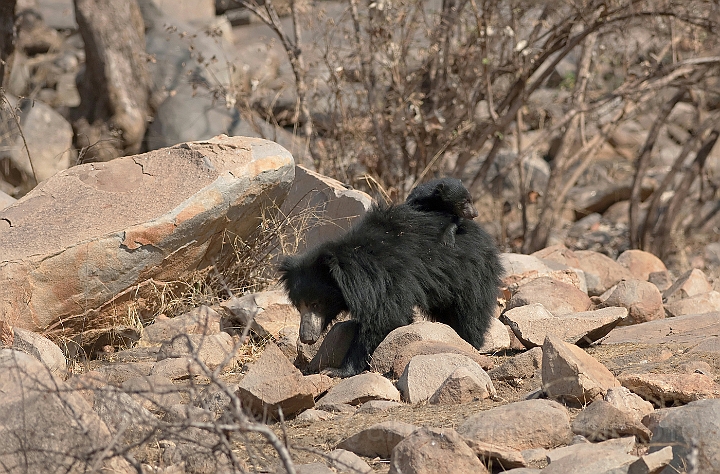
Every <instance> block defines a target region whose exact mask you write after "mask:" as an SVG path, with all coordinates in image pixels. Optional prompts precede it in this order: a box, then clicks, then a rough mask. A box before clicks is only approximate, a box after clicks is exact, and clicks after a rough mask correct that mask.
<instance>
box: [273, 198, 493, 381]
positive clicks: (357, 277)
mask: <svg viewBox="0 0 720 474" xmlns="http://www.w3.org/2000/svg"><path fill="white" fill-rule="evenodd" d="M456 220H458V219H457V217H456V216H455V215H451V214H449V213H447V212H436V211H421V210H418V209H415V208H414V207H412V206H410V205H408V204H407V203H403V204H397V205H391V206H379V205H376V206H374V207H373V208H371V209H370V210H369V211H368V212H367V213H366V214H365V215H364V216H363V217H362V218H361V219H360V221H359V222H357V223H356V224H355V225H354V226H353V227H352V228H351V229H350V230H349V231H348V232H347V233H346V234H344V235H342V236H341V237H339V238H337V239H335V240H331V241H328V242H325V243H323V244H321V245H319V246H317V247H315V248H313V249H311V250H308V251H307V252H305V253H303V254H301V255H295V256H290V257H286V258H285V259H284V260H283V261H282V262H281V264H280V268H279V270H280V276H281V281H282V283H283V284H284V286H285V289H286V291H287V293H288V296H289V298H290V300H291V301H292V302H293V304H294V305H295V307H296V308H297V309H298V310H299V311H300V314H301V322H300V340H301V341H302V342H304V343H309V344H312V343H314V342H316V341H317V340H318V339H319V337H320V336H321V334H322V333H323V332H324V331H325V330H326V329H327V327H328V326H329V325H330V323H331V322H332V321H333V320H334V319H335V318H336V317H337V316H338V315H339V314H340V313H342V312H344V311H347V312H349V313H350V315H351V317H352V319H353V320H355V321H356V322H357V323H358V330H357V332H356V334H355V337H354V339H353V341H352V343H351V345H350V349H349V350H348V352H347V354H346V355H345V358H344V360H343V363H342V365H341V367H340V368H339V369H337V370H332V371H329V372H330V373H331V374H332V375H335V376H339V377H349V376H352V375H356V374H358V373H360V372H362V371H363V370H366V369H367V368H368V367H369V360H368V359H369V357H370V355H371V354H372V353H373V351H374V350H375V349H376V348H377V346H378V345H379V344H380V342H382V340H383V339H384V338H385V336H387V335H388V333H389V332H390V331H392V330H393V329H396V328H398V327H400V326H405V325H407V324H410V323H411V322H412V319H413V309H414V308H415V307H418V308H420V309H421V310H422V311H423V312H424V313H425V314H427V315H428V316H429V317H430V318H431V319H433V320H434V321H439V322H442V323H445V324H448V325H450V326H451V327H452V328H453V329H455V331H457V333H458V334H459V335H460V336H461V337H462V338H463V339H465V340H466V341H468V342H469V343H470V344H472V345H473V346H475V347H480V346H481V345H482V343H483V339H484V335H485V332H486V330H487V328H488V326H489V324H490V321H491V318H493V313H494V309H495V307H496V304H497V296H498V288H499V285H500V278H501V276H502V274H503V268H502V265H501V263H500V260H499V255H498V250H497V248H496V246H495V243H494V242H493V240H492V238H491V237H490V236H489V235H488V234H486V233H485V232H484V231H483V230H482V228H481V227H480V226H479V225H477V224H476V223H475V222H473V221H471V220H468V219H459V221H458V222H457V223H455V221H456ZM451 226H457V229H456V231H455V244H454V245H452V246H448V245H440V244H439V242H440V241H441V240H442V238H443V235H444V234H445V232H446V230H447V229H448V228H449V227H451Z"/></svg>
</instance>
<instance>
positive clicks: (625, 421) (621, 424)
mask: <svg viewBox="0 0 720 474" xmlns="http://www.w3.org/2000/svg"><path fill="white" fill-rule="evenodd" d="M572 430H573V433H575V434H579V435H582V436H584V437H585V438H587V439H588V440H590V441H604V440H606V439H611V438H621V437H623V436H635V437H636V438H637V439H638V441H640V442H642V443H647V442H648V441H650V430H649V429H647V428H646V427H645V425H643V424H642V423H641V422H640V420H639V419H637V418H635V417H633V416H632V415H630V414H628V413H626V412H624V411H621V410H619V409H618V408H615V406H613V405H612V404H610V403H608V402H606V401H604V400H596V401H594V402H592V403H591V404H590V405H588V406H587V407H586V408H585V409H583V410H582V411H581V412H580V413H579V414H578V416H577V417H576V418H575V420H573V423H572Z"/></svg>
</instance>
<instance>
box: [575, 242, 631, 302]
mask: <svg viewBox="0 0 720 474" xmlns="http://www.w3.org/2000/svg"><path fill="white" fill-rule="evenodd" d="M575 255H576V256H577V258H578V259H580V269H582V270H583V271H584V272H585V279H586V281H587V285H588V294H589V295H590V296H599V295H602V294H603V293H605V292H606V291H607V290H608V289H610V288H612V287H613V286H615V285H617V284H618V282H619V281H620V280H623V279H625V280H628V279H630V278H632V277H633V276H632V274H631V273H630V271H629V270H628V269H627V268H625V267H624V266H622V265H620V264H619V263H617V262H616V261H615V260H613V259H611V258H610V257H608V256H606V255H603V254H601V253H599V252H594V251H592V250H578V251H576V252H575ZM591 275H595V276H596V277H597V279H595V278H590V276H591ZM591 281H592V282H593V284H591Z"/></svg>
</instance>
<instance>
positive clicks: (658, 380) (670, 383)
mask: <svg viewBox="0 0 720 474" xmlns="http://www.w3.org/2000/svg"><path fill="white" fill-rule="evenodd" d="M620 382H621V383H622V384H623V386H624V387H627V388H628V389H630V390H632V391H633V392H634V393H636V394H638V395H640V396H641V397H642V398H644V399H645V400H648V401H650V402H652V403H653V404H655V405H657V406H659V407H664V406H668V405H670V406H672V405H674V404H677V403H689V402H692V401H695V400H701V399H703V398H720V385H718V384H716V383H715V382H714V381H713V379H712V378H710V377H708V376H707V375H703V374H654V373H647V374H629V375H622V376H620Z"/></svg>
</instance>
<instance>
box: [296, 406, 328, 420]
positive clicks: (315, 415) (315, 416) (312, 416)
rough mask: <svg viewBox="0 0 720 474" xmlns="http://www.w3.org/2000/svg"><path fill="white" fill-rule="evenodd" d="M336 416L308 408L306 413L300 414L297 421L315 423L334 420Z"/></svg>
mask: <svg viewBox="0 0 720 474" xmlns="http://www.w3.org/2000/svg"><path fill="white" fill-rule="evenodd" d="M334 416H335V414H333V413H330V412H327V411H325V410H316V409H315V408H308V409H307V410H305V411H304V412H302V413H300V414H299V415H298V416H296V417H295V421H305V422H310V423H314V422H316V421H323V420H329V419H331V418H333V417H334Z"/></svg>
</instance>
